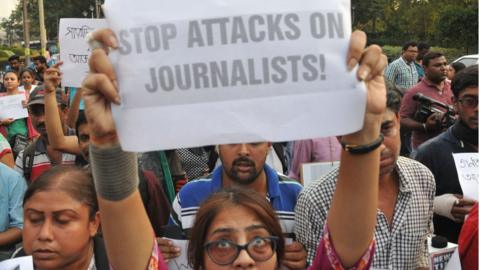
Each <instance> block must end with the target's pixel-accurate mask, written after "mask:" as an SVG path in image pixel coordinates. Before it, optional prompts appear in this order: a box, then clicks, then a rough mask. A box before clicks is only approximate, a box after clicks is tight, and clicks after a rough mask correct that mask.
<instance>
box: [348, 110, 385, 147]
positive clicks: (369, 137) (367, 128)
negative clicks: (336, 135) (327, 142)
mask: <svg viewBox="0 0 480 270" xmlns="http://www.w3.org/2000/svg"><path fill="white" fill-rule="evenodd" d="M381 121H382V117H381V116H378V117H368V118H367V117H365V121H364V123H363V127H362V129H361V130H359V131H357V132H354V133H351V134H348V135H345V136H343V137H342V141H343V142H346V143H349V144H355V145H365V144H369V143H371V142H373V141H375V140H376V139H377V138H378V137H379V136H380V129H381V124H382V122H381Z"/></svg>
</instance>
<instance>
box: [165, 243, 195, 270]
mask: <svg viewBox="0 0 480 270" xmlns="http://www.w3.org/2000/svg"><path fill="white" fill-rule="evenodd" d="M169 240H171V241H172V242H173V245H174V246H176V247H179V248H180V256H178V257H177V258H174V259H171V260H169V261H168V269H172V270H190V269H192V268H190V267H189V266H188V259H187V248H188V240H179V239H171V238H169Z"/></svg>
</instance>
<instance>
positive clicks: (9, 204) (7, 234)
mask: <svg viewBox="0 0 480 270" xmlns="http://www.w3.org/2000/svg"><path fill="white" fill-rule="evenodd" d="M26 189H27V184H26V183H25V180H24V179H23V178H22V176H21V175H20V174H18V173H17V172H15V171H14V170H13V169H12V168H10V167H8V166H7V165H5V164H3V163H2V162H0V192H1V194H0V198H1V199H0V261H2V260H5V259H8V258H10V256H11V255H12V253H13V251H14V250H15V244H17V243H18V242H20V241H21V240H22V227H23V218H22V211H23V208H22V200H23V194H24V193H25V190H26Z"/></svg>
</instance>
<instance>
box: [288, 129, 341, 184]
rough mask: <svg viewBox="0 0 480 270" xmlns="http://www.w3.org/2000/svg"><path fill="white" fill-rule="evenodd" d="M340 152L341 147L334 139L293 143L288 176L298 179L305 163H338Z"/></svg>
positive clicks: (317, 139)
mask: <svg viewBox="0 0 480 270" xmlns="http://www.w3.org/2000/svg"><path fill="white" fill-rule="evenodd" d="M341 150H342V146H341V145H340V143H339V142H338V140H337V138H335V137H325V138H315V139H310V140H302V141H295V142H294V143H293V155H292V164H291V167H290V170H289V172H288V176H289V177H291V178H293V179H300V171H301V170H302V165H303V164H305V163H310V162H334V161H339V160H340V152H341Z"/></svg>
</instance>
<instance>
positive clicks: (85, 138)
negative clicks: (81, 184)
mask: <svg viewBox="0 0 480 270" xmlns="http://www.w3.org/2000/svg"><path fill="white" fill-rule="evenodd" d="M78 146H79V147H80V151H82V156H83V158H84V159H85V160H86V161H88V162H90V160H89V159H88V147H89V146H90V126H89V125H88V123H83V124H81V125H79V126H78Z"/></svg>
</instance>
